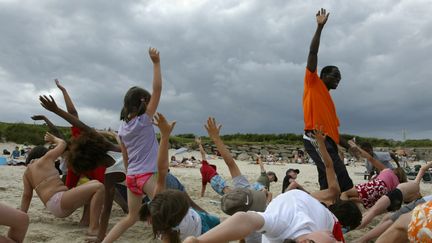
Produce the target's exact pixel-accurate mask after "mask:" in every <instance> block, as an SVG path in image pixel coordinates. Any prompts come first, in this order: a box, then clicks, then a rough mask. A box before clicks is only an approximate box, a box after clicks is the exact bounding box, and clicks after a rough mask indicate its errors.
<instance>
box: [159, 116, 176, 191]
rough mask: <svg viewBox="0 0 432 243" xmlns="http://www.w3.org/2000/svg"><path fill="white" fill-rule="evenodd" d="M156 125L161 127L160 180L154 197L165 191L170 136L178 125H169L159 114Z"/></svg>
mask: <svg viewBox="0 0 432 243" xmlns="http://www.w3.org/2000/svg"><path fill="white" fill-rule="evenodd" d="M154 119H155V121H156V122H155V125H156V126H158V127H159V130H160V143H159V151H158V159H157V168H158V178H157V181H156V187H155V189H154V193H153V195H156V194H158V193H160V192H162V191H163V190H164V189H165V178H166V175H167V174H168V169H169V160H168V146H169V136H170V134H171V132H172V130H173V129H174V126H175V124H176V122H175V121H173V122H171V123H169V122H168V121H167V120H166V119H165V117H164V116H163V115H162V114H161V113H159V112H158V113H157V115H156V116H155V117H154Z"/></svg>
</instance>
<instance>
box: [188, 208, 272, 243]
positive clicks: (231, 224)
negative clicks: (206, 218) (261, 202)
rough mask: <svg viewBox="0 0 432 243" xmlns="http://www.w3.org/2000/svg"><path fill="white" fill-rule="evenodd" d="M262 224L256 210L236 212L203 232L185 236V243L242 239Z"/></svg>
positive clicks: (208, 242) (262, 220)
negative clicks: (195, 235) (197, 235)
mask: <svg viewBox="0 0 432 243" xmlns="http://www.w3.org/2000/svg"><path fill="white" fill-rule="evenodd" d="M263 225H264V218H263V217H262V216H261V215H259V214H258V213H256V212H237V213H235V214H234V215H233V216H231V217H229V218H228V219H226V220H225V221H223V222H222V223H221V224H219V225H218V226H216V227H214V228H213V229H211V230H210V231H207V232H206V233H205V234H203V235H201V236H199V237H198V238H195V237H193V236H190V237H188V238H186V240H185V241H184V242H185V243H198V242H205V243H213V242H215V243H219V242H229V241H234V240H240V239H244V238H245V237H246V236H248V235H249V234H251V233H252V232H254V231H257V230H259V229H260V228H262V227H263Z"/></svg>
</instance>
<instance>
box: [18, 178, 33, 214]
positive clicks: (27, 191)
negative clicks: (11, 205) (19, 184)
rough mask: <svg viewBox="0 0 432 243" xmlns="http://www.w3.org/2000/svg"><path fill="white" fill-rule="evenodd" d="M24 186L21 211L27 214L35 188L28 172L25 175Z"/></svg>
mask: <svg viewBox="0 0 432 243" xmlns="http://www.w3.org/2000/svg"><path fill="white" fill-rule="evenodd" d="M23 184H24V190H23V194H22V198H21V207H20V208H21V211H23V212H25V213H27V212H28V209H29V207H30V202H31V200H32V198H33V187H32V186H31V184H30V181H29V179H28V174H27V171H25V172H24V175H23Z"/></svg>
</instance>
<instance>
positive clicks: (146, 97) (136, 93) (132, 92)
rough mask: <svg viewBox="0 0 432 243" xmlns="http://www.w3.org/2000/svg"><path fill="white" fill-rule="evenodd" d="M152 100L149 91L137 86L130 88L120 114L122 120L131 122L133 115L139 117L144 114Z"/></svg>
mask: <svg viewBox="0 0 432 243" xmlns="http://www.w3.org/2000/svg"><path fill="white" fill-rule="evenodd" d="M150 98H151V94H150V93H149V92H148V91H147V90H145V89H143V88H140V87H137V86H134V87H132V88H130V89H129V90H128V91H127V92H126V94H125V97H124V104H123V108H122V110H121V112H120V120H122V121H129V116H130V115H131V114H134V115H137V116H139V115H142V114H144V113H145V112H146V108H147V104H148V103H149V101H150Z"/></svg>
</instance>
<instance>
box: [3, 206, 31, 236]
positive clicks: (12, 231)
mask: <svg viewBox="0 0 432 243" xmlns="http://www.w3.org/2000/svg"><path fill="white" fill-rule="evenodd" d="M0 215H1V217H0V225H4V226H7V227H10V228H9V230H8V233H7V235H6V236H0V242H18V243H21V242H23V241H24V237H25V235H26V233H27V229H28V226H29V217H28V215H27V214H26V213H24V212H22V211H20V210H18V209H15V208H12V207H9V206H6V205H4V204H3V203H0Z"/></svg>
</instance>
